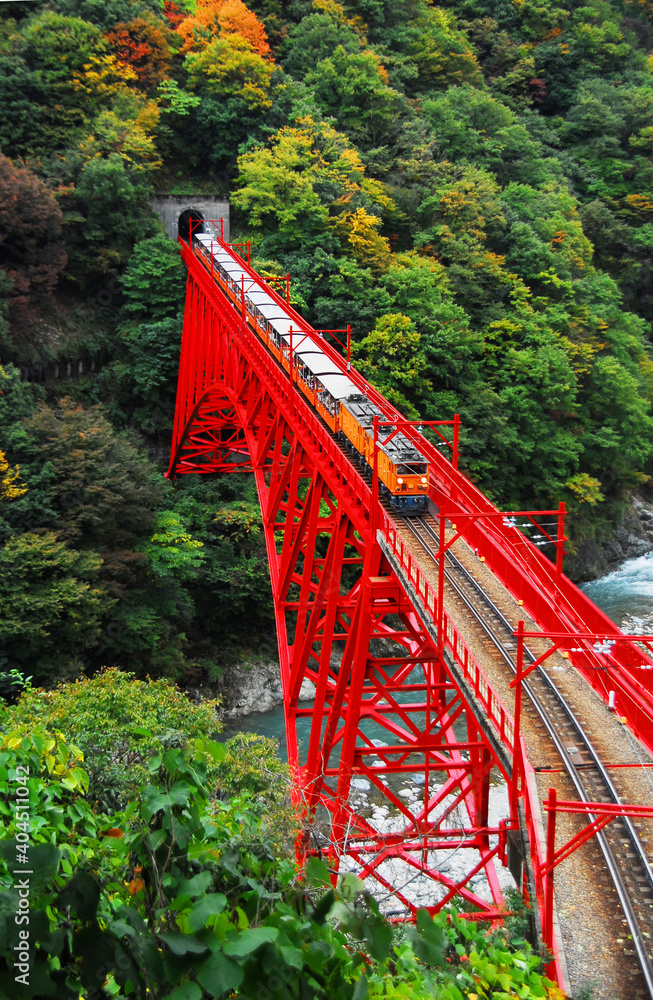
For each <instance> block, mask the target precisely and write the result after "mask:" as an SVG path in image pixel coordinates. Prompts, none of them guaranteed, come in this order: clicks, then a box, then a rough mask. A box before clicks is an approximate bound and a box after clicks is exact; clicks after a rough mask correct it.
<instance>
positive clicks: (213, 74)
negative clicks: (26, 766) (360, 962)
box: [0, 0, 653, 684]
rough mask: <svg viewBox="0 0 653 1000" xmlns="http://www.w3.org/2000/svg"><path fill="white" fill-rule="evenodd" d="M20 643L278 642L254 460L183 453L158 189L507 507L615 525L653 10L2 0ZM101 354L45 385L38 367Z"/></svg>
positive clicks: (637, 416) (643, 240) (190, 672)
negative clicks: (454, 437) (191, 465)
mask: <svg viewBox="0 0 653 1000" xmlns="http://www.w3.org/2000/svg"><path fill="white" fill-rule="evenodd" d="M0 17H1V20H0V147H1V149H2V156H1V157H0V296H1V298H0V305H1V313H0V365H1V366H2V367H1V368H0V476H1V477H2V484H3V487H2V492H1V494H0V546H1V547H0V603H1V604H2V608H3V615H2V618H1V620H0V651H1V655H2V657H3V658H4V659H3V660H2V669H4V670H5V672H7V671H11V670H12V669H13V670H17V671H19V672H21V673H23V674H31V675H32V676H33V678H34V680H35V682H39V683H45V684H53V683H54V682H56V681H57V680H60V679H65V678H73V677H75V676H77V675H78V674H79V672H80V671H82V670H86V671H91V672H92V671H94V670H96V669H97V668H99V667H101V666H104V665H118V666H123V667H125V668H129V669H131V670H134V671H136V673H137V674H139V675H141V676H144V675H145V674H146V673H148V672H149V673H151V674H152V675H155V676H156V675H159V676H160V675H165V676H169V677H173V678H177V679H183V680H184V682H185V683H187V684H193V683H205V682H206V681H211V680H214V679H215V678H216V677H218V676H219V674H220V672H221V670H222V668H223V666H224V663H225V662H226V661H228V660H230V659H234V658H237V656H238V655H240V653H239V651H240V650H243V649H246V648H248V647H252V646H254V647H260V646H261V645H265V644H266V643H267V644H268V645H272V644H273V642H274V639H273V631H272V629H273V626H272V619H271V613H270V598H269V585H268V582H267V571H266V562H265V553H264V547H263V544H262V537H261V532H260V525H259V516H258V512H257V504H256V497H255V492H254V490H253V484H252V483H251V482H250V481H248V480H246V479H239V478H235V477H234V478H225V479H224V480H222V481H216V482H193V481H189V480H187V481H184V482H181V483H179V484H174V485H173V484H170V483H168V482H166V481H165V480H164V479H163V477H162V471H163V468H164V461H165V454H166V448H167V446H168V442H169V435H170V427H171V418H172V410H173V404H174V391H175V377H176V364H177V358H178V349H179V338H180V331H181V315H180V310H181V307H182V301H183V282H184V275H183V269H182V267H181V265H180V263H179V260H178V256H177V253H176V249H175V245H174V243H173V242H172V241H171V240H169V239H168V238H167V237H166V236H165V235H163V234H162V232H161V228H160V225H159V223H158V220H157V219H156V218H155V216H154V215H153V214H152V212H151V210H150V208H149V199H150V197H151V195H152V193H153V192H154V191H157V192H168V193H173V194H174V193H178V194H184V193H188V192H194V193H199V192H205V193H210V194H218V195H227V196H228V197H229V199H230V201H231V205H232V216H233V217H232V233H234V235H235V238H243V239H251V240H252V241H253V247H254V250H253V253H254V262H255V264H256V265H257V266H258V267H259V268H260V269H261V270H262V271H264V272H265V273H267V274H270V275H274V274H285V273H286V271H289V272H290V273H291V275H292V277H293V285H292V294H293V301H294V303H295V304H296V305H297V307H298V308H300V310H301V311H303V312H304V313H305V315H306V316H307V317H308V318H309V319H310V320H311V321H312V322H313V323H314V324H315V325H318V326H321V327H334V326H335V327H341V326H342V325H343V324H346V323H348V322H349V323H351V324H352V328H353V331H354V338H355V345H354V353H355V361H356V364H357V365H358V366H359V368H360V369H361V371H363V372H364V373H365V375H366V376H367V377H369V378H370V379H371V380H372V381H373V382H374V383H375V384H376V385H378V386H379V387H380V388H381V389H382V390H383V391H384V392H385V393H386V394H387V395H388V397H389V398H390V399H392V400H393V401H394V402H395V403H396V404H397V405H398V406H399V407H400V408H401V409H402V410H403V411H404V412H405V413H406V414H407V415H411V416H417V415H419V416H421V417H423V418H425V419H447V418H450V417H451V416H452V415H453V413H455V412H459V413H460V414H461V416H462V421H463V433H462V441H461V447H462V454H463V461H464V464H465V467H466V469H467V471H468V473H469V474H470V475H471V477H472V478H473V479H474V480H475V481H476V482H477V483H478V484H479V485H480V486H481V487H482V488H483V489H484V490H485V491H486V492H487V493H488V495H490V496H491V497H492V498H493V499H494V500H495V501H497V502H498V503H500V504H501V505H504V506H505V507H508V508H512V507H524V506H536V507H543V506H544V507H548V506H550V504H551V503H552V502H557V501H558V500H565V501H566V502H567V503H568V505H569V508H570V510H571V511H572V515H573V516H572V523H571V533H572V535H573V544H574V545H575V546H579V545H581V546H582V544H583V543H584V542H585V541H586V540H587V539H591V538H593V537H598V538H599V539H601V538H606V537H608V535H609V533H610V531H611V530H612V526H613V525H614V524H615V523H616V522H617V521H618V519H619V516H620V512H621V510H622V506H623V502H624V499H625V498H626V497H627V495H628V494H629V492H630V491H632V490H633V489H635V488H639V487H643V488H646V484H647V483H648V481H649V475H650V472H651V453H652V450H653V420H652V418H651V414H650V402H651V397H652V394H653V364H652V363H651V358H650V341H651V322H652V321H653V297H652V295H651V253H652V251H653V200H652V197H653V196H652V195H651V187H652V183H651V182H652V179H653V161H652V158H651V157H652V152H653V80H652V78H651V58H650V56H649V53H650V51H651V47H652V45H653V42H652V38H653V35H652V26H651V19H652V18H653V8H650V6H649V5H648V4H647V2H645V0H640V2H638V3H635V2H634V0H612V2H611V3H608V2H603V0H594V2H592V3H588V4H584V5H581V4H574V3H570V2H568V3H566V4H564V5H562V6H555V5H554V6H551V7H549V6H548V5H538V2H537V0H521V2H520V0H494V2H490V0H452V2H450V3H445V4H442V5H435V4H431V3H428V2H427V0H393V2H390V0H350V2H349V3H345V4H341V3H339V2H337V0H314V2H312V3H309V2H305V0H289V2H285V0H252V2H251V3H250V5H249V6H246V5H245V4H244V3H243V2H242V0H184V2H179V3H176V2H173V0H165V2H161V0H51V2H49V3H43V2H41V0H37V2H34V3H20V2H18V3H11V4H2V5H1V7H0ZM76 358H93V359H94V361H95V368H96V370H95V372H94V373H93V374H88V375H84V376H82V377H80V378H75V379H73V378H70V379H68V380H66V379H65V378H64V379H58V380H50V381H46V382H45V383H43V384H37V383H33V382H32V383H28V382H25V381H22V380H21V378H20V374H19V367H20V366H21V365H22V366H24V367H26V368H31V369H37V368H39V367H40V366H43V365H45V364H46V363H51V362H54V361H57V360H61V361H66V360H70V359H76Z"/></svg>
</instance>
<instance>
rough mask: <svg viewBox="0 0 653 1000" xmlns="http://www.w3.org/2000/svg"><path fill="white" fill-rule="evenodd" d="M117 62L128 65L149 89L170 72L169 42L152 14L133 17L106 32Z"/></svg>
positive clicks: (145, 88) (142, 84)
mask: <svg viewBox="0 0 653 1000" xmlns="http://www.w3.org/2000/svg"><path fill="white" fill-rule="evenodd" d="M106 38H107V41H108V42H109V43H110V44H111V45H112V47H113V48H114V50H115V53H116V56H117V58H118V59H119V60H120V62H122V63H125V64H126V65H127V66H129V67H130V68H131V69H132V70H133V71H134V73H135V74H136V76H137V78H138V84H139V86H140V87H142V88H143V89H144V90H151V89H152V88H153V87H156V86H157V85H158V84H159V83H160V82H161V81H162V80H164V79H165V78H166V77H167V76H168V75H169V72H170V46H169V45H168V41H167V38H166V32H165V29H164V28H163V27H162V25H161V23H160V22H158V21H156V19H155V18H153V17H135V18H134V19H133V21H128V22H127V23H124V22H120V23H119V24H117V25H116V26H115V28H114V29H113V31H109V32H107V35H106Z"/></svg>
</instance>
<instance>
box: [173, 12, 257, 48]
mask: <svg viewBox="0 0 653 1000" xmlns="http://www.w3.org/2000/svg"><path fill="white" fill-rule="evenodd" d="M177 30H178V33H179V35H180V36H181V38H182V39H183V42H184V44H183V47H182V51H183V52H200V51H202V50H203V49H205V48H206V47H207V45H209V44H210V42H212V41H213V39H214V38H216V37H217V36H218V35H221V36H225V35H240V37H241V38H244V39H245V41H247V42H249V44H250V45H251V47H252V50H253V51H254V52H256V53H258V55H260V56H264V57H265V56H268V55H269V53H270V46H269V45H268V41H267V35H266V33H265V28H264V27H263V25H262V24H261V22H260V21H259V19H258V18H257V16H256V14H255V13H254V12H253V11H251V10H250V9H249V8H248V7H246V6H245V4H244V3H243V2H242V0H199V2H198V4H197V8H196V10H195V13H194V14H191V15H189V16H188V17H187V18H185V19H184V20H183V21H182V22H181V24H180V25H179V28H178V29H177Z"/></svg>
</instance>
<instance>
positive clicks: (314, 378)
mask: <svg viewBox="0 0 653 1000" xmlns="http://www.w3.org/2000/svg"><path fill="white" fill-rule="evenodd" d="M191 245H192V248H193V250H194V251H195V252H196V253H197V255H198V256H199V258H200V259H201V260H202V261H203V262H204V264H205V266H206V267H207V270H209V271H210V273H211V274H212V276H213V277H214V279H216V280H217V282H218V284H219V285H220V286H221V287H222V289H223V291H225V292H226V294H227V296H228V298H230V300H231V301H232V303H233V305H234V306H235V307H236V308H242V300H243V298H244V300H245V308H246V311H247V322H248V324H249V326H250V327H251V329H252V330H253V331H254V332H255V333H256V334H257V336H258V337H259V338H260V339H261V340H262V341H263V343H264V344H265V346H266V348H267V349H268V351H269V352H270V353H271V354H272V355H273V357H274V358H275V360H276V361H277V362H278V363H279V364H280V365H281V366H282V368H284V370H285V371H286V372H290V367H291V364H292V366H293V378H294V379H295V381H296V384H297V386H298V388H299V390H300V391H301V392H302V393H303V395H304V396H305V397H306V399H307V400H308V402H309V404H310V405H311V407H312V408H313V409H314V410H315V412H316V413H318V414H319V416H320V417H321V418H322V420H323V421H324V423H325V424H326V425H327V427H328V428H329V430H330V431H331V432H332V433H333V434H334V435H335V436H336V437H337V438H338V439H339V440H340V441H341V442H342V444H343V445H344V446H345V447H346V448H347V450H348V451H349V452H350V454H351V457H352V459H353V460H355V461H357V462H358V464H359V466H360V467H361V468H362V469H365V468H366V467H368V468H369V469H371V468H373V463H374V418H375V417H378V418H379V422H380V423H385V424H387V417H386V415H385V414H384V413H383V411H382V410H381V409H380V408H379V407H378V406H377V405H376V403H374V402H373V401H372V400H371V399H369V398H368V396H366V395H365V393H364V392H362V391H361V389H360V388H359V387H358V386H357V385H355V384H354V382H353V381H352V380H351V379H350V378H349V375H348V374H347V373H346V370H344V365H343V364H340V365H339V364H338V363H337V362H336V361H334V360H333V359H332V358H331V357H329V355H328V354H327V353H326V352H325V351H324V350H323V347H322V346H321V343H320V342H321V341H322V342H323V337H322V335H321V334H320V333H319V332H318V331H316V330H313V329H312V328H311V327H310V326H308V325H307V324H305V323H302V324H301V325H299V324H298V321H297V318H293V317H292V316H291V315H290V313H289V311H287V310H285V309H284V308H283V305H282V304H280V303H279V301H278V300H277V299H276V298H275V297H274V296H273V295H271V294H270V291H269V289H267V288H266V287H265V285H264V283H263V282H259V281H257V280H256V279H254V278H252V276H251V274H250V273H249V272H248V271H246V270H245V269H244V268H243V266H242V263H241V262H240V261H239V260H238V259H237V258H236V256H235V255H234V254H233V253H232V252H231V251H230V249H229V248H228V247H227V246H226V244H224V243H223V242H222V241H218V239H217V236H213V235H211V234H210V233H206V232H194V233H193V234H192V237H191ZM395 430H396V428H395V427H392V426H383V427H381V428H379V431H378V437H377V446H378V451H377V455H378V458H377V467H378V477H379V492H380V494H381V496H382V497H383V498H384V499H385V500H386V501H387V502H388V503H389V505H390V507H391V509H392V510H394V511H396V512H397V513H400V514H401V515H403V516H410V515H415V516H416V515H419V514H422V513H423V512H424V511H425V510H426V508H427V505H428V489H429V463H428V460H427V459H426V458H425V456H424V455H423V454H422V453H421V452H420V451H419V449H418V448H417V447H416V446H415V445H414V444H413V443H412V441H410V440H409V439H408V438H407V437H406V436H405V434H402V433H401V431H397V432H396V433H394V434H393V431H395ZM391 435H392V436H391ZM384 442H385V443H384Z"/></svg>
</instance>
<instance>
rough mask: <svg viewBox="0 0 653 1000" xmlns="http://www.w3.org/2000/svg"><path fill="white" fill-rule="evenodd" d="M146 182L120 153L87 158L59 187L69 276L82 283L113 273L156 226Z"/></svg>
mask: <svg viewBox="0 0 653 1000" xmlns="http://www.w3.org/2000/svg"><path fill="white" fill-rule="evenodd" d="M150 193H151V189H150V187H149V184H148V183H147V182H146V181H144V180H143V179H142V177H139V176H138V175H137V176H136V177H134V176H133V175H132V173H131V172H130V170H129V169H128V168H127V167H126V165H125V161H124V160H123V158H122V156H121V155H120V154H119V153H116V152H112V153H109V155H108V156H107V158H106V159H103V158H97V159H92V160H90V161H89V162H88V163H87V164H86V166H85V167H84V168H83V169H82V172H81V174H80V176H79V180H78V182H77V184H76V185H75V187H73V188H69V189H68V190H67V191H64V192H63V207H64V212H65V214H67V216H68V220H69V234H68V247H69V254H70V266H69V270H68V273H69V276H70V277H71V278H72V279H73V281H74V282H76V283H79V284H80V285H81V287H82V288H85V289H88V288H90V287H97V282H98V281H105V282H106V281H108V280H109V279H110V278H111V277H113V276H116V275H118V274H119V273H120V272H121V271H122V269H123V267H124V266H125V264H126V263H127V261H128V259H129V257H130V255H131V252H132V250H133V248H134V246H135V244H136V243H138V242H140V241H141V240H143V239H146V238H148V237H150V236H153V235H154V234H155V233H156V231H157V226H156V224H155V221H154V216H153V214H152V211H151V209H150V206H149V197H150Z"/></svg>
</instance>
